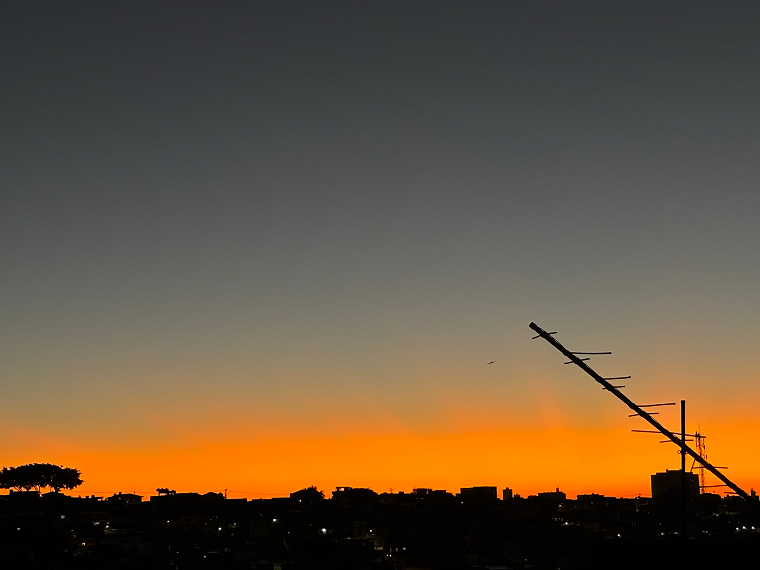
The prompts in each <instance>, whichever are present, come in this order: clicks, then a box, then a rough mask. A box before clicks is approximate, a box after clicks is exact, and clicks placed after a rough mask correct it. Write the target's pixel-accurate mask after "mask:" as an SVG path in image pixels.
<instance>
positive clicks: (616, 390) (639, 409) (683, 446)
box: [528, 323, 751, 502]
mask: <svg viewBox="0 0 760 570" xmlns="http://www.w3.org/2000/svg"><path fill="white" fill-rule="evenodd" d="M528 326H529V327H530V328H531V329H532V330H533V331H534V332H536V336H534V337H533V338H534V339H536V338H543V339H544V340H545V341H546V342H548V343H549V344H551V345H552V346H553V347H554V348H556V349H557V350H558V351H559V352H561V353H562V354H563V355H564V356H565V357H567V358H568V359H569V361H568V362H565V364H575V365H576V366H577V367H578V368H580V369H581V370H583V371H584V372H585V373H586V374H588V375H589V376H591V377H592V378H593V379H594V380H596V381H597V382H598V383H599V384H601V385H602V390H607V391H608V392H610V393H611V394H613V395H614V396H615V397H616V398H617V399H618V400H620V401H621V402H623V403H624V404H625V405H626V406H628V407H629V408H630V409H631V410H633V411H634V412H635V415H638V416H639V417H641V418H643V419H645V420H646V421H647V422H648V423H649V424H650V425H651V426H652V427H653V428H655V429H656V430H657V431H656V432H653V433H658V432H659V433H661V434H662V435H664V436H665V437H666V438H668V440H669V441H671V442H673V443H674V444H676V445H677V446H678V447H679V448H680V450H681V454H682V455H681V457H682V458H683V460H685V459H686V455H689V456H691V458H692V459H694V461H695V462H696V463H699V465H700V466H701V467H702V468H704V469H706V470H707V471H709V472H710V473H712V474H713V475H715V476H716V477H717V478H718V479H720V480H721V481H722V482H723V483H724V484H725V485H726V486H727V487H728V488H730V489H731V490H732V491H733V492H734V493H736V494H737V495H739V496H740V497H741V498H743V499H744V500H745V501H747V502H750V501H751V499H750V496H749V494H747V493H746V492H745V491H744V489H742V488H741V487H739V486H738V485H737V484H736V483H734V482H733V481H731V480H730V479H729V478H728V477H726V476H725V475H724V474H723V473H721V472H720V471H719V470H718V468H717V467H714V466H713V465H711V464H710V463H709V462H708V461H707V459H706V458H705V457H703V456H702V455H700V454H699V453H697V452H696V451H694V450H693V449H692V448H691V447H689V446H688V445H687V443H686V441H687V439H686V434H685V433H684V432H685V429H684V426H681V432H682V436H681V437H678V436H677V435H676V434H674V433H673V432H672V431H670V430H669V429H667V428H665V427H664V426H663V425H662V424H660V422H658V421H657V420H656V419H654V418H653V417H652V416H653V415H654V413H652V412H647V411H645V410H644V409H643V408H648V407H654V406H662V405H670V404H649V405H646V404H645V405H641V406H639V405H637V404H635V403H634V402H633V401H632V400H631V399H629V398H628V397H627V396H626V395H625V394H623V393H622V392H621V391H620V388H625V386H622V385H613V384H611V383H610V380H625V379H628V378H630V376H617V377H613V378H603V377H602V376H601V375H599V374H598V373H597V372H596V371H595V370H593V369H592V368H591V367H590V366H589V365H588V364H586V361H588V360H589V359H590V356H591V355H596V354H611V353H610V352H571V351H569V350H567V349H566V348H565V347H564V346H562V344H561V343H560V342H559V341H558V340H557V339H556V338H554V337H553V336H552V335H555V334H557V333H556V331H555V332H546V331H545V330H544V329H542V328H541V327H539V326H538V325H537V324H536V323H530V325H528ZM579 355H580V356H589V358H578V356H579ZM682 406H683V404H682ZM682 416H683V411H682ZM634 431H644V430H634ZM689 435H691V434H689ZM694 435H696V434H694ZM692 437H693V436H692ZM694 439H696V440H697V444H698V447H699V442H700V441H701V438H696V437H695V438H694ZM702 450H704V448H702ZM682 469H683V468H682Z"/></svg>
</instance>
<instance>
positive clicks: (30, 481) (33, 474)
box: [0, 463, 82, 493]
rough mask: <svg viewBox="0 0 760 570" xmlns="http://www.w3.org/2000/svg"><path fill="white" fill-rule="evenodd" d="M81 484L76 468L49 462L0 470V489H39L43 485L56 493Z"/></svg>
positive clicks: (42, 487)
mask: <svg viewBox="0 0 760 570" xmlns="http://www.w3.org/2000/svg"><path fill="white" fill-rule="evenodd" d="M81 484H82V479H81V478H80V473H79V470H78V469H74V468H73V467H63V466H59V465H52V464H50V463H28V464H26V465H19V466H18V467H3V470H2V471H0V489H16V490H17V491H21V490H26V491H31V490H32V489H36V490H37V491H41V490H42V489H44V488H45V487H49V488H51V489H53V490H54V491H55V492H56V493H57V492H59V491H60V490H61V489H73V488H74V487H78V486H79V485H81Z"/></svg>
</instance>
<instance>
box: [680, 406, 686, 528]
mask: <svg viewBox="0 0 760 570" xmlns="http://www.w3.org/2000/svg"><path fill="white" fill-rule="evenodd" d="M685 446H686V400H681V449H680V450H679V453H680V454H681V537H683V538H686V450H685Z"/></svg>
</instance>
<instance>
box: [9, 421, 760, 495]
mask: <svg viewBox="0 0 760 570" xmlns="http://www.w3.org/2000/svg"><path fill="white" fill-rule="evenodd" d="M631 421H633V422H635V421H637V420H631ZM638 421H639V422H640V421H641V420H638ZM632 425H633V424H630V423H626V422H618V424H617V425H613V426H606V427H605V428H604V429H589V428H578V427H573V426H566V427H553V428H548V429H541V430H539V429H536V430H523V429H517V428H512V429H504V428H500V427H498V426H492V429H490V430H487V429H483V425H482V423H481V425H480V426H479V429H476V430H466V429H460V430H459V431H458V432H457V433H453V432H450V433H430V432H428V433H414V432H411V431H407V432H403V431H401V430H396V432H395V433H391V434H385V435H381V434H378V433H372V432H371V430H366V429H365V430H363V431H364V433H358V434H357V433H354V434H351V435H347V436H340V435H339V434H335V433H333V434H332V435H331V436H330V435H325V434H322V435H320V434H315V435H311V434H309V433H307V432H301V433H293V434H291V435H289V436H287V437H279V438H278V437H266V436H265V437H261V438H256V437H246V436H245V435H243V434H241V435H238V436H237V437H232V438H230V439H229V440H228V441H218V440H216V441H214V440H215V439H216V438H214V437H207V438H204V437H198V436H197V434H196V435H192V436H189V437H187V438H185V439H184V440H183V442H182V443H181V444H177V442H176V441H175V442H172V443H169V442H167V443H165V444H161V442H158V441H153V442H151V443H149V444H147V445H145V444H138V443H137V442H132V443H130V444H126V443H125V442H114V443H113V444H107V443H105V444H103V443H101V444H98V445H93V446H88V445H86V444H83V443H81V442H80V443H78V442H76V441H66V440H63V439H60V438H55V437H52V438H48V437H45V436H43V435H42V434H33V433H29V432H25V433H24V432H22V431H21V430H17V431H14V430H10V429H8V426H6V429H7V431H9V432H10V433H13V434H14V436H15V439H16V443H17V444H18V445H16V446H14V447H15V449H14V450H13V452H12V453H10V454H6V455H5V457H4V459H5V461H6V463H7V464H18V463H23V462H28V461H43V460H44V461H49V462H54V463H60V464H64V465H66V466H75V467H77V468H79V469H80V470H81V471H82V477H83V479H84V481H85V483H84V484H83V485H82V486H81V487H80V488H78V489H77V490H76V491H75V492H74V494H98V495H103V494H110V493H115V492H118V491H123V492H138V494H151V493H154V492H155V489H156V488H157V487H164V486H168V487H169V488H174V489H176V490H178V491H182V492H186V491H198V492H206V491H220V490H223V489H229V490H230V496H245V497H248V498H257V497H268V496H281V495H287V494H288V493H290V492H292V491H294V490H297V489H300V488H303V487H306V486H309V485H317V487H318V488H320V489H323V490H325V491H327V492H328V495H329V491H331V490H332V489H333V488H334V487H336V486H343V485H348V486H355V487H370V488H372V489H375V490H376V491H378V492H382V491H386V490H389V489H394V490H395V491H399V490H406V491H408V490H411V489H412V488H414V487H432V488H444V489H447V490H449V491H452V492H456V491H457V490H458V489H459V488H460V487H463V486H474V485H496V486H498V487H499V488H500V489H501V488H504V487H511V488H512V489H513V490H514V491H515V492H516V493H520V494H522V495H523V496H525V495H528V494H534V493H536V492H540V491H547V490H553V489H554V488H555V487H559V488H560V489H562V490H563V491H565V492H566V493H567V494H568V495H569V496H575V495H576V494H578V493H591V492H596V493H603V494H607V495H615V496H635V495H638V494H641V495H648V494H649V475H650V474H652V473H654V472H656V471H662V470H664V469H665V468H671V469H675V468H677V467H678V461H679V459H678V455H677V454H676V451H675V449H674V447H673V446H672V445H668V444H662V445H661V444H658V443H657V441H659V440H660V439H661V438H660V437H659V436H657V435H638V434H632V433H631V432H630V431H628V430H629V429H630V427H632ZM249 427H251V428H253V426H249ZM633 427H639V428H641V427H644V426H642V425H636V426H633ZM758 427H760V426H758V424H757V422H742V423H737V424H725V425H724V426H722V427H719V426H717V425H716V426H713V427H712V429H711V431H710V432H709V433H710V435H709V439H708V455H709V457H710V458H711V459H712V460H713V461H714V462H716V463H717V464H720V465H728V466H730V467H731V469H730V470H729V471H728V472H727V474H728V475H729V477H731V478H733V479H734V481H735V482H736V483H738V484H739V485H740V486H745V487H746V488H749V487H753V486H754V487H758V486H760V480H758V479H757V478H756V477H754V476H753V474H756V473H758V472H760V459H758V458H757V456H756V455H755V454H748V453H747V452H746V450H747V444H749V443H751V441H752V436H751V434H752V433H754V432H755V431H756V429H757V428H758ZM250 432H255V430H254V429H251V430H250V431H249V433H250ZM736 434H743V435H742V436H741V437H740V439H738V440H737V441H735V442H733V443H732V441H731V438H732V437H733V436H735V435H736ZM22 442H26V444H27V445H28V447H27V445H23V443H22ZM29 449H34V452H30V451H29Z"/></svg>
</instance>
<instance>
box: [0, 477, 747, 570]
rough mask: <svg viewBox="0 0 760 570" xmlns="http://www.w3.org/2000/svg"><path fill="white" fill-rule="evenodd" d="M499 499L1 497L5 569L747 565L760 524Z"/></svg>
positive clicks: (639, 508)
mask: <svg viewBox="0 0 760 570" xmlns="http://www.w3.org/2000/svg"><path fill="white" fill-rule="evenodd" d="M542 495H543V496H537V497H528V498H525V499H522V498H514V499H509V500H504V501H501V500H496V499H495V498H494V499H492V498H489V499H486V498H483V497H473V498H467V497H462V496H460V495H456V496H455V495H452V494H449V493H446V492H443V491H430V490H426V489H420V490H418V491H416V492H414V493H410V494H404V493H399V494H387V493H386V494H382V495H377V494H376V493H374V492H372V491H370V490H368V489H350V488H342V489H340V490H336V492H335V493H334V494H333V497H332V498H331V499H329V500H328V499H323V498H322V496H321V493H319V492H318V491H316V490H313V489H305V490H303V491H299V492H297V493H293V494H292V495H291V497H290V498H283V499H268V500H254V501H246V500H245V499H225V498H224V497H223V496H222V495H219V494H215V493H209V494H206V495H198V494H195V493H184V494H174V495H162V496H157V497H151V499H150V501H141V499H140V497H136V496H134V495H115V496H113V497H109V498H108V499H100V498H94V497H92V498H73V497H67V496H64V495H59V494H55V493H49V494H46V495H43V496H40V495H38V494H37V493H33V492H32V493H12V494H11V495H6V496H2V497H0V568H9V569H16V568H18V569H38V568H39V569H57V568H60V569H162V570H163V569H183V568H185V569H188V568H189V569H193V568H208V569H215V568H219V569H255V570H307V569H308V570H323V569H325V570H327V569H331V570H332V569H336V570H340V569H346V570H349V569H350V570H354V569H355V570H364V569H367V570H370V569H388V570H391V569H410V570H411V569H431V570H433V569H436V570H437V569H440V570H444V569H450V570H455V569H456V570H460V569H468V568H483V569H484V568H493V569H496V568H499V569H512V570H518V569H519V570H522V569H525V568H536V569H596V568H605V569H606V568H623V569H625V568H739V567H756V566H758V565H759V564H760V534H759V533H760V517H758V511H757V510H756V509H754V508H752V506H751V505H748V504H746V503H743V502H741V501H740V500H737V499H721V498H719V497H717V496H715V495H702V496H700V497H698V498H697V500H695V501H693V502H692V503H690V504H689V506H688V508H687V513H686V515H687V516H686V527H685V529H686V533H683V532H682V528H683V527H682V522H681V518H680V516H679V514H678V513H679V510H678V504H677V503H674V502H673V501H668V500H660V501H652V500H651V499H615V498H609V497H602V496H600V495H585V496H580V497H579V498H578V499H577V500H567V499H564V497H562V496H561V493H559V494H555V493H545V494H542Z"/></svg>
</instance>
